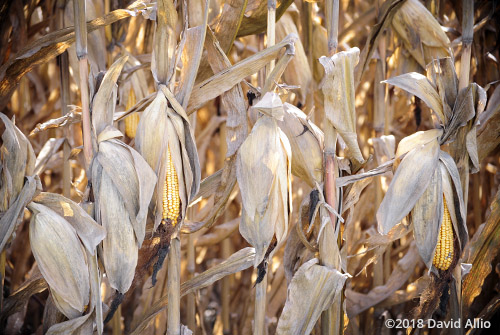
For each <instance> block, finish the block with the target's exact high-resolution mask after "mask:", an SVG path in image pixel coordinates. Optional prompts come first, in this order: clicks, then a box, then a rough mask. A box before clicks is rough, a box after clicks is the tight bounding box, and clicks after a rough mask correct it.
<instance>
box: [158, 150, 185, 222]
mask: <svg viewBox="0 0 500 335" xmlns="http://www.w3.org/2000/svg"><path fill="white" fill-rule="evenodd" d="M180 206H181V198H180V196H179V179H178V178H177V172H176V171H175V167H174V163H173V160H172V153H171V152H170V146H169V147H168V153H167V177H166V178H165V183H164V185H163V218H162V223H163V224H165V223H167V222H168V221H170V223H171V224H173V225H174V226H176V225H177V223H178V221H180Z"/></svg>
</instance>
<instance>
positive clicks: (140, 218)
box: [92, 128, 156, 293]
mask: <svg viewBox="0 0 500 335" xmlns="http://www.w3.org/2000/svg"><path fill="white" fill-rule="evenodd" d="M114 132H115V131H114V130H112V129H110V128H106V130H105V131H104V132H103V133H101V135H102V137H103V138H106V136H105V135H106V133H114ZM110 136H112V135H111V134H110ZM98 148H99V151H98V153H97V155H96V156H95V157H94V160H93V163H92V175H93V178H94V179H93V180H94V196H95V213H96V219H97V221H98V222H99V223H100V224H102V225H103V227H104V228H105V229H106V231H107V235H106V238H105V239H104V241H103V259H104V266H105V268H106V273H107V276H108V279H109V281H110V285H111V287H113V288H115V289H117V290H118V291H119V292H121V293H125V292H126V291H127V290H128V289H129V287H130V285H131V283H132V279H133V278H134V273H135V267H136V265H137V257H138V250H139V248H140V246H141V245H142V242H143V241H144V237H145V231H146V218H147V210H148V205H149V202H150V200H151V197H152V195H153V192H154V186H155V183H156V176H155V174H154V172H153V170H152V169H151V168H150V167H149V166H148V165H147V163H146V162H145V161H144V159H143V158H142V157H141V156H140V155H139V153H137V152H136V151H135V150H134V149H132V148H131V147H129V146H127V145H126V144H124V143H123V142H121V141H119V140H117V139H115V138H110V139H106V140H103V141H100V142H99V147H98Z"/></svg>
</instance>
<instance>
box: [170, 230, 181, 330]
mask: <svg viewBox="0 0 500 335" xmlns="http://www.w3.org/2000/svg"><path fill="white" fill-rule="evenodd" d="M167 279H168V293H167V296H168V305H167V314H168V316H167V322H168V324H167V334H168V335H180V333H181V315H180V308H181V305H180V300H181V299H180V291H181V241H180V239H179V237H176V238H173V239H172V241H171V242H170V252H169V253H168V276H167Z"/></svg>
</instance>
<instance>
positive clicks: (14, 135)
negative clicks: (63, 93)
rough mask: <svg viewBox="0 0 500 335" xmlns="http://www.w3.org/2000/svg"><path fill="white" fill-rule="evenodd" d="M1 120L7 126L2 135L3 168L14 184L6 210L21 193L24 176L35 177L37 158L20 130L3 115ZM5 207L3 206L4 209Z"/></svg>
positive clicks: (0, 116) (0, 114) (1, 114)
mask: <svg viewBox="0 0 500 335" xmlns="http://www.w3.org/2000/svg"><path fill="white" fill-rule="evenodd" d="M0 119H2V122H3V123H4V125H5V131H4V132H3V134H2V140H3V144H2V148H1V150H2V166H3V169H5V170H7V171H8V172H9V174H10V177H11V183H12V193H11V194H9V195H8V197H6V198H4V201H6V200H7V199H8V200H7V206H6V207H5V209H6V208H8V207H9V203H10V202H13V201H14V200H15V199H16V198H17V196H18V194H19V192H21V189H22V188H23V185H24V176H32V175H33V172H34V169H35V161H36V156H35V152H34V151H33V148H32V147H31V143H30V142H29V141H28V139H27V138H26V136H24V134H23V133H22V132H21V131H20V130H19V128H17V127H16V125H15V124H14V123H13V122H12V121H11V120H9V118H8V117H7V116H6V115H5V114H3V113H0ZM4 205H5V204H1V206H2V207H3V206H4Z"/></svg>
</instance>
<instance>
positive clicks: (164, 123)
mask: <svg viewBox="0 0 500 335" xmlns="http://www.w3.org/2000/svg"><path fill="white" fill-rule="evenodd" d="M163 88H165V89H166V87H165V86H163ZM172 101H174V98H173V96H171V97H170V99H168V100H167V97H166V96H165V94H164V91H159V92H158V93H157V94H156V97H155V99H154V100H153V102H152V103H151V104H150V105H149V106H148V107H147V108H146V110H145V111H144V113H143V115H142V117H141V121H140V122H139V125H138V127H137V135H136V147H137V150H138V151H139V153H141V155H142V156H143V157H144V159H145V160H146V162H147V163H148V164H149V166H150V167H151V168H152V169H153V171H154V172H155V173H156V175H157V177H158V181H159V182H158V183H157V184H156V190H155V193H154V196H153V199H152V202H151V209H152V210H153V213H154V216H155V224H154V227H155V229H156V227H158V225H159V224H160V222H161V219H162V210H163V207H162V201H163V186H164V183H163V182H162V181H164V180H165V178H166V170H167V165H166V164H167V153H168V148H169V147H170V152H171V155H172V160H173V164H174V167H175V171H176V172H177V178H178V181H179V196H180V198H181V215H182V217H181V219H182V220H183V219H184V218H185V216H186V208H187V206H188V204H189V201H190V200H191V199H193V197H194V195H195V194H196V193H197V192H198V190H199V183H200V175H201V173H200V165H199V164H200V163H199V160H198V153H197V150H196V145H195V142H194V138H193V135H192V133H191V130H190V125H189V120H188V118H187V116H186V114H185V113H184V110H183V109H182V107H181V106H180V105H179V104H178V103H177V104H176V103H175V102H176V101H174V103H172ZM168 102H170V103H171V105H172V107H174V108H175V109H174V108H170V107H168ZM178 111H180V113H181V114H179V112H178ZM180 227H181V224H178V225H177V226H176V228H178V229H180Z"/></svg>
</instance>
